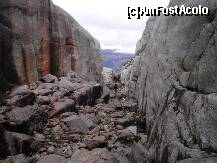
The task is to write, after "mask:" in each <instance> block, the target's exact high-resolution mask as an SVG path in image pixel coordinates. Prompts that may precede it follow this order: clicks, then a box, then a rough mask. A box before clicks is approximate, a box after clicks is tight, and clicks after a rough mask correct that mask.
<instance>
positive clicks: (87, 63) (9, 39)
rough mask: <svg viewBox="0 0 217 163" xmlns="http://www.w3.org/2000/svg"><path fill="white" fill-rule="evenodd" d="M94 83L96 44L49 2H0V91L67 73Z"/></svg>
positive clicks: (97, 56)
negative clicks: (81, 76) (45, 76)
mask: <svg viewBox="0 0 217 163" xmlns="http://www.w3.org/2000/svg"><path fill="white" fill-rule="evenodd" d="M71 70H73V71H75V72H77V73H78V74H79V75H84V77H85V78H86V79H87V80H90V81H96V80H98V79H99V78H100V74H101V71H102V67H101V59H100V45H99V42H98V41H97V40H95V39H94V38H93V37H92V36H91V35H90V34H89V33H88V32H87V31H86V30H85V29H84V28H83V27H81V26H80V25H79V24H78V23H77V22H76V21H75V20H74V19H73V18H72V17H71V16H70V15H69V14H67V13H66V12H65V11H63V10H62V9H61V8H59V7H57V6H55V5H54V4H53V3H52V1H51V0H31V1H29V0H19V1H16V0H9V1H1V2H0V83H1V84H0V89H1V90H4V89H6V88H7V87H10V86H13V85H18V84H24V83H31V82H33V81H36V80H38V79H39V78H40V77H41V76H43V75H46V74H48V73H51V74H54V75H56V76H58V77H60V76H64V75H66V74H67V73H68V72H69V71H71Z"/></svg>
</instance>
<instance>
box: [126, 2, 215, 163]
mask: <svg viewBox="0 0 217 163" xmlns="http://www.w3.org/2000/svg"><path fill="white" fill-rule="evenodd" d="M176 4H178V5H180V4H184V5H185V6H198V5H203V6H207V7H209V9H210V11H211V15H210V16H208V17H201V16H191V17H186V16H183V17H178V16H175V17H172V16H170V17H165V16H160V17H151V18H150V19H149V20H148V22H147V26H146V29H145V31H144V33H143V35H142V38H141V40H140V41H139V42H138V44H137V50H136V57H135V59H134V63H133V64H132V65H131V66H129V67H128V68H127V69H126V70H125V71H124V72H123V73H122V80H123V81H125V83H126V84H127V85H128V89H129V95H130V97H131V98H134V99H135V100H137V101H138V103H139V108H140V111H141V112H142V113H143V114H144V116H145V118H146V130H147V134H148V141H147V143H146V145H145V147H146V149H147V150H148V152H147V153H148V158H147V160H152V161H154V162H170V163H172V162H178V161H180V160H184V161H180V162H197V161H201V162H208V161H210V162H216V160H217V158H216V157H214V158H213V157H211V156H212V154H216V153H217V143H216V142H217V125H216V122H217V94H216V92H217V83H216V81H217V76H216V72H217V60H216V46H217V44H216V39H217V33H216V32H217V30H216V27H217V16H216V9H217V1H216V0H206V1H202V0H190V1H185V0H172V1H171V2H170V6H174V5H176ZM141 88H142V89H141ZM188 158H192V159H188ZM196 158H197V159H196ZM185 159H186V160H185Z"/></svg>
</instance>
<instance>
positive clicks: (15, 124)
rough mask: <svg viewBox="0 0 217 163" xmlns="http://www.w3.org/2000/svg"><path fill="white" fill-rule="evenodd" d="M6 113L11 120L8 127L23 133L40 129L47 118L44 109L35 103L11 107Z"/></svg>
mask: <svg viewBox="0 0 217 163" xmlns="http://www.w3.org/2000/svg"><path fill="white" fill-rule="evenodd" d="M6 115H7V118H8V120H9V121H10V122H11V123H10V124H9V126H8V128H10V130H13V131H18V132H23V133H32V132H33V131H35V130H36V131H41V130H42V129H43V127H44V124H45V123H46V122H47V118H48V115H47V113H46V112H45V110H43V109H42V108H40V107H39V106H37V105H35V106H26V107H23V108H20V107H17V108H13V109H12V110H11V111H10V112H7V113H6Z"/></svg>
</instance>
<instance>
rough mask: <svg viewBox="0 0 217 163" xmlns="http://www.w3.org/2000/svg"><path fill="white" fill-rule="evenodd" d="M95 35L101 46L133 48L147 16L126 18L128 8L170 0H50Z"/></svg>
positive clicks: (153, 4)
mask: <svg viewBox="0 0 217 163" xmlns="http://www.w3.org/2000/svg"><path fill="white" fill-rule="evenodd" d="M53 2H54V3H55V4H57V5H58V6H60V7H61V8H63V9H65V10H66V11H67V12H68V13H70V14H71V15H72V16H73V17H74V18H75V19H76V20H77V21H78V22H79V23H80V24H81V25H82V26H83V27H84V28H86V29H87V30H88V31H89V32H90V33H91V34H92V35H93V36H94V37H95V38H97V39H98V40H99V41H100V43H101V46H102V48H110V49H118V50H119V51H123V52H131V53H133V52H134V51H135V46H136V42H137V41H138V40H139V39H140V37H141V35H142V32H143V30H144V29H145V24H146V21H147V19H148V18H147V17H145V18H142V19H141V20H137V19H132V20H128V17H127V16H128V15H127V8H128V7H129V6H130V7H138V6H140V7H148V8H156V7H158V6H166V5H167V4H168V3H169V0H154V1H150V0H53Z"/></svg>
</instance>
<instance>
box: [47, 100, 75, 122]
mask: <svg viewBox="0 0 217 163" xmlns="http://www.w3.org/2000/svg"><path fill="white" fill-rule="evenodd" d="M75 111H76V110H75V102H74V101H73V100H71V99H62V100H61V101H58V102H55V103H54V111H53V112H52V114H51V116H50V117H51V118H52V117H54V116H58V115H60V114H62V113H64V112H75Z"/></svg>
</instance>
